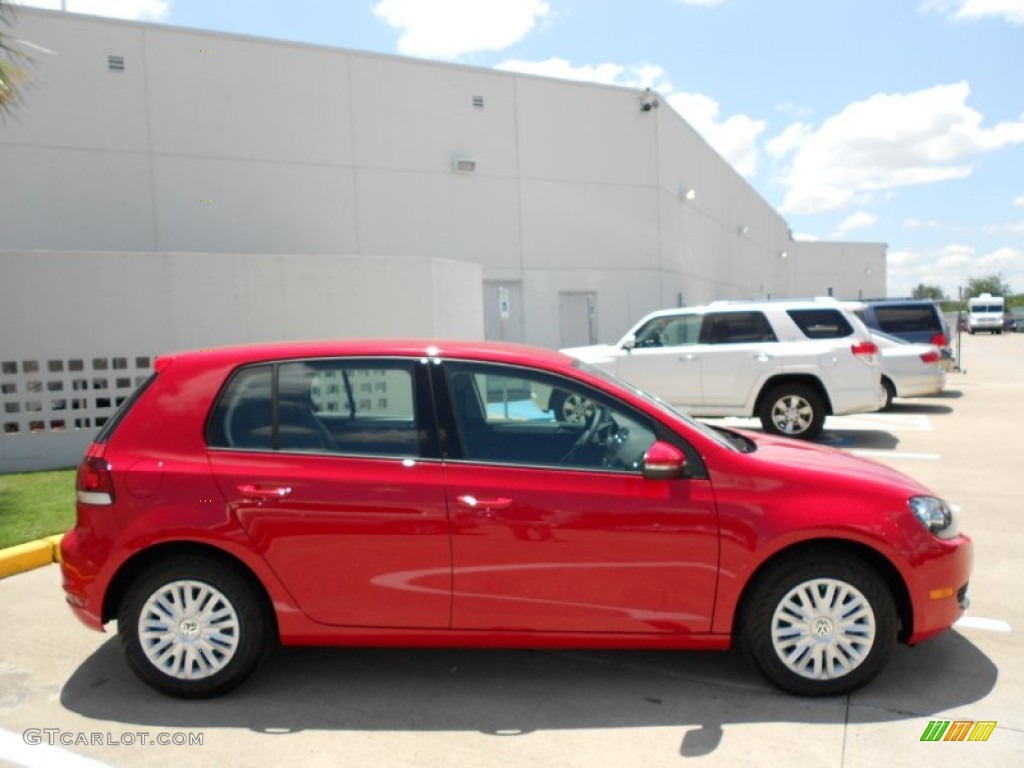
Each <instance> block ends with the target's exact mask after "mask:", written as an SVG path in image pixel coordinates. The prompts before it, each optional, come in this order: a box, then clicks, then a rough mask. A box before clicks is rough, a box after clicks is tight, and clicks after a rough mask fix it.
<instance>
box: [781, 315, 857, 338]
mask: <svg viewBox="0 0 1024 768" xmlns="http://www.w3.org/2000/svg"><path fill="white" fill-rule="evenodd" d="M786 314H787V315H789V316H790V318H792V320H793V322H794V323H796V325H797V327H798V328H799V329H800V330H801V331H802V332H803V334H804V336H806V337H807V338H809V339H842V338H845V337H846V336H850V335H851V334H853V326H851V325H850V323H849V321H848V320H847V319H846V318H845V317H843V313H842V312H840V311H838V310H835V309H789V310H786Z"/></svg>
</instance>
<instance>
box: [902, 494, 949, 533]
mask: <svg viewBox="0 0 1024 768" xmlns="http://www.w3.org/2000/svg"><path fill="white" fill-rule="evenodd" d="M907 506H909V507H910V511H911V512H913V513H914V517H916V518H917V519H918V520H920V521H921V525H923V526H924V527H925V528H927V529H928V530H929V531H931V532H932V533H933V534H935V535H936V536H938V537H939V538H940V539H952V538H953V537H955V536H957V535H958V534H959V533H960V524H959V520H958V519H957V517H958V514H957V513H958V511H959V510H957V509H956V507H951V506H950V505H949V504H947V503H946V502H945V501H943V500H942V499H937V498H935V497H934V496H914V497H912V498H911V499H910V500H909V501H908V502H907Z"/></svg>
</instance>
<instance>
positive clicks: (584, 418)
mask: <svg viewBox="0 0 1024 768" xmlns="http://www.w3.org/2000/svg"><path fill="white" fill-rule="evenodd" d="M551 410H552V411H554V414H555V418H556V419H557V420H558V421H561V422H564V423H566V424H572V425H574V426H580V427H582V426H586V425H587V424H589V423H590V422H591V420H592V419H593V418H594V413H595V411H596V410H597V403H595V402H594V401H593V400H591V399H590V398H589V397H584V396H583V395H580V394H577V393H575V392H568V393H567V392H561V391H559V392H556V393H555V394H553V395H552V396H551Z"/></svg>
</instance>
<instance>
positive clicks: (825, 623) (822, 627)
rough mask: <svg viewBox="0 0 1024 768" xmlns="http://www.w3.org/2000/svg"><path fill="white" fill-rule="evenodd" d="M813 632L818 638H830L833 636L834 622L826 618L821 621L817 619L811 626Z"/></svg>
mask: <svg viewBox="0 0 1024 768" xmlns="http://www.w3.org/2000/svg"><path fill="white" fill-rule="evenodd" d="M811 631H812V632H813V633H814V634H815V635H816V636H817V637H829V636H830V635H831V634H832V622H831V621H829V620H828V619H826V618H825V617H824V616H823V617H821V618H820V619H815V620H814V623H813V624H812V625H811Z"/></svg>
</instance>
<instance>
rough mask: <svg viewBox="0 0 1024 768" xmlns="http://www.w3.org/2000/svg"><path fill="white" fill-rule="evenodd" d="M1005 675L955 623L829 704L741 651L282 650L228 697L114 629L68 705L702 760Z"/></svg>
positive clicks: (887, 712) (115, 715)
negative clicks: (178, 680) (130, 661)
mask: <svg viewBox="0 0 1024 768" xmlns="http://www.w3.org/2000/svg"><path fill="white" fill-rule="evenodd" d="M997 677H998V670H997V668H996V666H995V665H994V664H993V663H992V662H991V661H990V660H989V658H988V657H987V656H985V654H984V653H982V652H981V651H980V650H979V649H978V648H977V647H976V646H974V645H973V644H972V643H971V642H970V641H968V640H967V639H966V638H965V637H963V636H962V635H961V634H959V633H958V632H956V631H950V632H947V633H945V634H944V635H942V636H940V637H938V638H936V639H934V640H931V641H929V642H928V643H925V644H924V645H921V646H918V647H916V648H906V647H904V646H899V647H898V648H897V649H896V652H895V654H894V656H893V659H892V661H891V662H890V664H889V665H888V667H887V668H886V669H885V670H884V671H883V673H882V674H881V675H880V676H879V677H878V678H877V679H876V680H875V681H874V682H872V683H871V684H870V685H868V686H867V687H866V688H864V689H861V690H860V691H857V692H855V693H853V694H851V695H849V696H839V697H832V698H824V699H822V698H800V697H795V696H790V695H787V694H785V693H782V692H780V691H778V690H776V689H775V688H772V687H771V686H769V685H768V684H767V683H766V682H764V680H763V679H762V678H761V677H760V676H759V675H758V674H757V673H756V672H755V671H754V670H753V669H752V668H751V667H750V666H749V665H748V664H747V663H746V662H745V660H744V659H743V658H742V656H741V655H740V654H739V653H735V652H729V653H719V652H676V651H543V650H435V649H429V650H409V649H366V648H349V649H345V648H288V649H279V650H277V651H276V652H275V653H274V654H272V656H271V658H269V659H268V660H267V663H265V664H264V665H263V666H262V667H261V668H260V669H259V670H257V672H256V674H255V675H254V676H253V677H252V678H251V679H250V680H249V681H247V682H246V683H245V684H244V685H243V686H242V687H241V688H239V689H237V690H236V691H234V692H232V693H230V694H228V695H226V696H223V697H220V698H217V699H213V700H178V699H173V698H168V697H165V696H162V695H160V694H158V693H156V692H155V691H153V690H151V689H149V688H148V687H146V686H145V685H143V684H142V683H141V682H139V681H138V680H137V679H136V678H135V677H134V676H133V675H132V674H131V672H130V671H129V670H128V668H127V666H126V664H125V663H124V661H123V659H122V657H121V653H120V650H119V646H118V643H117V641H116V639H113V638H112V639H111V640H109V641H107V642H105V643H104V644H103V645H101V646H100V647H99V648H98V649H97V651H96V652H95V653H93V654H92V655H91V656H90V657H89V658H87V659H86V660H85V661H84V662H83V663H82V664H81V666H79V668H78V669H77V670H76V671H75V672H74V674H73V675H72V676H71V678H70V679H69V680H68V681H67V683H66V684H65V685H64V688H63V690H62V692H61V698H60V700H61V704H62V705H63V706H64V707H65V708H66V709H68V710H70V711H72V712H75V713H78V714H80V715H83V716H85V717H88V718H90V719H93V720H104V721H113V722H119V723H125V724H132V725H136V724H137V725H150V726H159V727H162V728H167V729H172V728H181V729H185V728H191V729H210V728H244V729H248V730H251V731H255V732H260V733H267V734H274V733H293V732H297V731H303V730H311V729H316V730H339V731H340V730H344V731H398V730H402V731H472V732H478V733H484V734H490V735H494V736H496V737H498V736H500V737H512V736H516V735H521V734H526V733H531V732H535V731H548V730H556V729H591V728H624V727H663V726H675V727H680V728H686V729H688V730H687V732H686V734H685V738H683V741H682V745H681V753H682V754H683V755H684V756H698V755H702V754H707V753H709V752H712V751H714V750H715V749H716V748H717V746H718V745H719V743H720V742H721V740H722V738H723V733H724V731H723V729H724V728H727V727H728V726H732V725H742V724H748V723H764V722H770V723H775V722H783V723H789V722H795V723H808V724H842V723H844V722H847V720H848V719H850V718H851V717H853V716H856V717H857V718H858V719H859V720H861V721H863V722H888V721H902V720H910V719H918V718H927V717H928V716H930V715H932V714H934V713H937V712H943V711H949V710H952V709H956V708H959V707H963V706H966V705H969V704H971V703H973V702H976V701H978V700H980V699H982V698H983V697H985V696H986V695H988V693H989V692H990V691H991V690H992V689H993V687H994V686H995V683H996V679H997ZM915 727H916V726H915Z"/></svg>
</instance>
